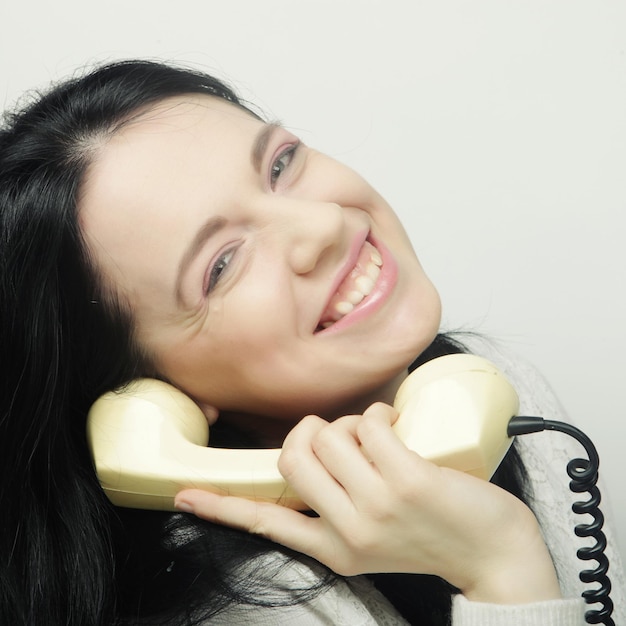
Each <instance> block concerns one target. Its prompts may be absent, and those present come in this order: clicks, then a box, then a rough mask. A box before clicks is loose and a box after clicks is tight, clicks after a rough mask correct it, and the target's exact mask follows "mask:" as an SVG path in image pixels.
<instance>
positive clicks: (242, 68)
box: [0, 0, 626, 558]
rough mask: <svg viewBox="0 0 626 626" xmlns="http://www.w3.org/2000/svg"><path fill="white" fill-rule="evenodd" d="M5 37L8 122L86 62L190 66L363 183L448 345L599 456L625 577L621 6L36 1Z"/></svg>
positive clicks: (11, 15) (480, 0)
mask: <svg viewBox="0 0 626 626" xmlns="http://www.w3.org/2000/svg"><path fill="white" fill-rule="evenodd" d="M0 24H1V28H2V32H1V35H0V104H3V105H5V106H3V108H5V107H6V106H9V105H12V103H13V102H14V101H15V99H16V98H17V97H18V96H19V95H20V94H21V93H22V92H23V91H24V90H26V89H28V88H32V87H45V86H46V85H47V84H48V82H49V81H50V80H55V79H59V78H62V77H65V76H67V75H68V74H70V73H72V72H73V71H75V70H76V69H77V68H80V67H83V66H85V65H87V66H88V65H90V64H92V63H94V62H97V61H103V60H112V59H117V58H124V57H131V56H138V57H151V58H159V59H165V60H173V61H181V62H188V63H193V64H195V65H198V66H200V67H202V68H204V69H207V70H209V71H212V72H214V73H216V74H218V75H219V76H222V77H226V78H228V79H230V80H231V82H233V83H234V85H235V86H236V88H237V89H239V90H240V91H241V92H242V93H243V95H244V96H246V97H248V98H250V99H251V100H253V101H254V102H256V103H257V104H259V105H260V106H261V107H262V108H263V109H264V110H265V111H266V112H267V113H268V114H269V116H271V117H276V118H279V119H281V120H282V121H283V122H284V123H285V124H286V125H288V126H290V127H292V128H293V129H295V131H296V132H297V133H299V134H300V135H301V136H302V137H303V139H304V140H305V141H306V142H308V143H310V144H312V145H314V146H315V147H317V148H319V149H321V150H323V151H326V152H328V153H330V154H331V155H333V156H335V157H336V158H338V159H340V160H343V161H345V162H347V163H348V164H350V165H352V166H353V167H355V168H356V169H357V170H359V171H360V172H361V173H362V174H364V175H365V176H366V177H367V178H369V180H370V181H371V182H372V183H373V184H374V185H375V186H376V187H377V188H378V189H379V190H380V191H381V192H382V193H383V195H385V196H386V197H387V198H388V199H389V200H390V201H391V202H392V204H393V205H394V207H395V208H396V209H397V211H398V212H399V213H400V215H401V217H402V218H403V220H404V221H405V223H406V225H407V228H408V230H409V232H410V234H411V236H412V238H413V241H414V243H415V246H416V249H417V251H418V253H419V255H420V258H421V260H422V262H423V264H424V266H425V267H426V269H427V271H428V272H429V274H430V275H431V277H432V278H433V279H434V281H435V283H436V284H437V286H438V287H439V290H440V292H441V295H442V298H443V304H444V325H445V327H446V328H465V329H471V330H478V331H481V332H484V333H486V334H488V335H491V336H493V337H495V338H497V339H498V340H500V341H501V342H503V343H504V344H505V345H508V346H509V347H510V348H512V349H513V350H516V351H517V352H519V353H520V354H521V355H523V356H525V357H527V358H528V359H530V360H531V361H532V362H534V364H535V365H536V366H538V368H539V369H540V370H541V371H542V372H543V373H544V374H545V375H546V376H547V378H548V379H549V380H550V381H551V383H552V385H553V387H554V389H555V390H556V392H557V394H558V395H559V396H560V398H561V400H562V403H563V405H564V406H565V407H566V409H567V410H568V411H569V413H570V414H571V416H572V418H573V419H574V420H575V422H577V423H578V425H579V426H581V427H582V428H583V429H584V430H585V431H587V433H588V434H589V435H590V436H591V437H592V438H593V439H594V440H595V442H596V445H597V447H598V450H599V452H600V455H601V459H602V475H603V477H604V479H605V482H606V485H607V487H606V490H607V492H608V493H610V497H611V505H612V507H613V516H612V517H613V519H614V520H615V524H616V526H617V528H618V533H619V538H620V541H621V549H622V553H623V554H624V556H625V558H626V502H625V501H624V498H623V496H622V491H623V489H622V481H623V479H624V477H625V474H626V471H625V470H626V461H625V460H624V459H625V456H626V454H625V451H624V446H625V444H626V425H625V423H626V409H625V407H624V400H623V394H624V388H625V387H626V381H625V380H624V379H625V374H626V367H625V366H624V354H625V353H626V333H625V331H624V319H625V318H626V297H625V295H624V288H625V285H624V283H625V281H624V278H625V267H626V252H625V246H624V235H625V234H626V227H625V226H624V214H626V184H625V182H624V174H625V172H626V37H625V35H624V33H626V4H625V3H624V2H621V1H619V0H615V1H602V0H594V1H593V2H589V1H584V2H583V1H580V0H562V1H550V0H537V1H534V2H533V1H524V2H522V1H519V2H517V1H516V2H514V1H507V2H502V1H501V0H491V1H490V0H476V1H473V2H469V1H456V2H435V1H433V2H428V3H427V2H423V1H421V2H420V1H408V0H407V1H406V2H398V1H393V0H380V1H373V0H361V1H358V2H357V1H354V2H347V1H341V0H335V1H332V0H325V1H322V0H316V1H300V2H280V1H277V0H263V1H258V0H246V1H244V0H239V1H237V0H229V1H228V2H226V1H223V0H222V1H220V2H211V1H208V0H196V1H194V0H178V1H177V2H173V1H168V2H165V1H164V0H149V1H131V2H129V1H128V0H125V1H124V2H121V1H119V0H109V2H106V3H104V2H99V3H92V2H87V1H85V0H81V1H80V2H79V1H78V0H61V1H57V2H44V1H43V0H41V1H39V2H24V3H10V4H9V3H8V2H4V3H3V4H2V6H1V7H0ZM545 436H549V435H545ZM566 481H567V477H566V476H565V474H564V484H565V482H566ZM607 508H608V507H607V505H605V509H607ZM607 513H608V511H607ZM610 516H611V515H610V513H609V517H610Z"/></svg>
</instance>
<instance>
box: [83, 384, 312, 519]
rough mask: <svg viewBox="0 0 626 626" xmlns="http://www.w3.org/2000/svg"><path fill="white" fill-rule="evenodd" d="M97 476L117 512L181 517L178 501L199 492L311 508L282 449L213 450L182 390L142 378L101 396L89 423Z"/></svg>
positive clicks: (201, 418) (206, 430)
mask: <svg viewBox="0 0 626 626" xmlns="http://www.w3.org/2000/svg"><path fill="white" fill-rule="evenodd" d="M87 442H88V445H89V448H90V450H91V454H92V458H93V460H94V464H95V468H96V473H97V475H98V479H99V480H100V484H101V485H102V488H103V489H104V492H105V493H106V495H107V496H108V498H109V500H111V502H112V503H113V504H115V505H117V506H123V507H130V508H139V509H157V510H162V511H174V510H175V507H174V497H175V496H176V494H177V493H178V492H179V491H181V489H184V488H189V487H193V488H198V489H205V490H207V491H212V492H214V493H220V494H229V495H234V496H241V497H245V498H251V499H254V500H269V501H272V502H280V503H281V504H284V505H285V506H290V507H292V508H305V507H304V505H303V504H302V503H301V502H300V501H299V500H298V498H297V497H296V496H295V494H293V493H292V492H291V491H290V490H289V489H288V488H287V485H286V483H285V481H284V479H283V477H282V476H281V475H280V473H279V471H278V468H277V461H278V456H279V454H280V449H260V450H231V449H227V448H211V447H207V444H208V442H209V426H208V423H207V420H206V418H205V416H204V414H203V413H202V411H201V410H200V408H199V407H198V405H197V404H196V403H195V402H193V400H191V398H189V397H188V396H187V395H185V394H184V393H183V392H182V391H180V390H179V389H177V388H176V387H173V386H172V385H170V384H168V383H165V382H163V381H160V380H155V379H151V378H141V379H137V380H134V381H132V382H131V383H130V384H129V385H127V386H125V387H124V388H123V389H121V390H116V391H111V392H108V393H106V394H104V395H103V396H101V397H100V398H99V399H98V400H97V401H96V402H95V403H94V404H93V406H92V407H91V409H90V411H89V415H88V417H87Z"/></svg>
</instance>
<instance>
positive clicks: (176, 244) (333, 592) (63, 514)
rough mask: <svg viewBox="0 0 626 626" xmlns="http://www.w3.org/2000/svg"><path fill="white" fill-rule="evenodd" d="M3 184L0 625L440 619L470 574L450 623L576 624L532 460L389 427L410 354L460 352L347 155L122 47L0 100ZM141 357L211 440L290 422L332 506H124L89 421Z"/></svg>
mask: <svg viewBox="0 0 626 626" xmlns="http://www.w3.org/2000/svg"><path fill="white" fill-rule="evenodd" d="M0 198H1V200H0V203H1V204H0V206H1V211H2V218H1V219H2V248H1V250H2V252H1V255H2V257H1V268H2V269H1V272H2V279H1V282H0V284H1V286H2V287H1V288H2V293H1V296H2V298H1V302H2V324H1V328H2V333H3V334H2V341H1V343H2V346H3V354H4V357H5V361H6V362H7V364H10V366H7V367H5V371H8V375H7V376H6V377H5V378H4V379H3V382H2V385H3V386H2V420H1V422H0V423H1V424H2V431H1V436H0V441H2V442H3V446H4V448H5V450H3V453H2V455H0V456H1V458H2V461H1V462H2V464H3V466H2V472H1V473H0V475H1V476H2V477H3V478H2V487H1V491H0V493H1V499H2V500H1V502H2V510H3V533H2V542H3V546H2V551H1V553H2V554H3V555H5V557H4V559H3V563H2V580H1V583H2V584H1V585H0V588H1V589H2V592H1V593H2V609H1V610H2V613H1V617H2V619H1V620H0V621H1V622H2V623H16V624H17V623H25V624H51V623H54V624H57V623H59V624H91V623H94V624H109V623H149V624H156V623H172V624H178V623H181V624H188V623H202V621H203V620H204V621H207V620H209V622H208V623H226V624H229V623H246V620H249V622H250V623H264V621H263V620H270V621H271V622H272V623H285V624H287V623H299V624H318V623H329V622H331V623H341V620H342V619H345V620H351V619H353V618H352V617H346V616H348V615H356V614H358V615H361V616H363V615H365V616H366V617H365V618H363V619H366V620H370V621H369V622H367V621H364V622H363V623H397V624H401V623H405V622H404V621H403V618H402V617H401V615H400V614H401V613H402V614H403V615H404V616H405V617H406V618H407V619H408V620H410V621H411V622H412V623H422V622H423V621H426V620H427V621H428V622H429V623H433V624H436V623H446V621H447V619H448V616H449V613H450V603H451V595H452V593H453V592H454V594H455V600H454V623H455V624H458V623H464V620H465V621H467V620H471V619H476V615H481V617H479V618H478V619H480V620H482V621H481V623H489V622H488V621H486V620H488V619H500V618H499V617H498V616H501V615H502V614H503V611H504V612H505V613H504V615H505V616H506V617H505V619H515V620H517V621H516V622H515V623H522V622H521V621H520V620H521V619H527V620H530V621H528V623H547V622H546V619H547V616H549V617H550V619H554V620H557V621H555V622H554V623H559V624H560V623H563V624H565V623H568V624H569V623H572V620H573V619H575V618H578V619H581V618H580V615H581V614H582V608H581V605H580V602H579V600H577V599H575V598H574V599H572V598H565V599H563V598H562V597H561V596H562V593H561V589H560V587H559V582H558V580H557V575H556V572H555V569H554V566H553V564H552V560H551V557H550V552H549V550H548V548H547V547H546V545H545V543H544V540H543V539H542V530H541V528H540V525H539V524H538V522H537V520H536V518H535V517H534V516H533V514H532V513H531V511H530V509H529V508H528V507H527V506H526V505H525V504H523V503H522V501H521V500H520V499H519V498H518V497H515V496H519V497H522V496H523V485H522V477H521V473H520V472H516V471H515V466H516V460H517V458H518V457H517V453H516V452H515V451H514V452H513V453H511V454H510V455H509V457H508V458H507V460H506V461H505V463H503V466H502V468H501V470H500V471H499V474H498V475H497V477H496V481H498V482H499V483H500V484H502V485H503V486H504V487H506V489H502V488H500V487H496V486H495V485H493V484H489V483H486V482H482V481H478V480H475V479H473V478H470V477H468V476H465V475H463V474H460V473H457V472H451V471H449V470H444V469H438V468H435V467H434V466H432V465H431V464H429V463H427V462H425V461H423V460H422V459H420V458H418V457H417V455H414V454H412V453H410V452H408V450H406V449H405V448H404V447H403V446H402V445H401V444H400V443H399V442H398V441H397V439H395V437H394V436H393V435H392V434H391V430H390V423H391V422H392V421H393V420H394V419H395V414H394V412H393V410H392V409H391V408H390V407H389V406H387V405H385V404H381V402H386V403H390V402H391V401H392V399H393V396H394V394H395V391H396V390H397V388H398V386H399V384H400V382H401V381H402V379H403V378H404V377H405V376H406V371H407V368H408V367H409V365H410V364H411V363H412V362H413V361H414V360H415V359H416V358H418V360H417V362H416V364H418V363H420V362H423V361H425V360H428V359H429V358H432V357H433V356H436V355H438V354H444V353H447V352H455V351H459V350H460V347H459V346H458V345H457V344H456V343H455V342H453V341H451V340H450V339H447V338H445V337H442V336H437V329H438V326H439V322H440V306H439V300H438V297H437V293H436V291H435V289H434V287H433V286H432V284H431V283H430V281H429V280H428V278H427V277H426V275H425V274H424V272H423V270H422V268H421V266H420V265H419V262H418V260H417V258H416V257H415V254H414V252H413V250H412V247H411V245H410V243H409V240H408V237H407V236H406V233H405V232H404V230H403V228H402V226H401V225H400V223H399V222H398V220H397V218H396V216H395V214H394V213H393V211H392V210H391V208H390V207H389V206H388V205H387V204H386V202H385V201H384V200H383V199H382V198H381V197H380V196H379V195H378V194H377V193H376V192H375V191H374V190H373V189H372V188H371V187H370V186H369V185H368V184H367V183H366V182H365V181H363V180H362V179H361V178H360V177H358V176H357V175H356V174H355V173H353V172H352V171H350V170H349V169H348V168H346V167H344V166H342V165H340V164H338V163H336V162H334V161H332V160H331V159H329V158H327V157H325V156H323V155H320V154H318V153H316V152H314V151H313V150H311V149H309V148H308V147H306V146H304V145H302V144H301V143H300V142H299V141H298V140H297V138H296V137H294V136H293V135H292V134H291V133H289V132H288V131H287V130H286V129H284V128H282V127H281V126H279V125H274V124H266V123H264V122H263V121H262V120H261V119H260V118H259V117H258V116H257V115H256V114H255V113H254V112H252V111H251V110H250V109H249V108H248V107H246V106H244V105H243V104H242V103H241V102H240V101H239V100H238V99H237V97H236V96H235V95H234V94H233V93H232V92H231V91H230V90H229V89H228V88H227V87H225V86H224V85H222V84H221V83H219V82H218V81H216V80H214V79H212V78H210V77H206V76H203V75H200V74H196V73H194V72H190V71H185V70H180V69H174V68H170V67H167V66H164V65H160V64H153V63H145V62H127V63H118V64H112V65H110V66H106V67H103V68H101V69H99V70H97V71H95V72H93V73H92V74H90V75H87V76H85V77H83V78H79V79H76V80H73V81H69V82H67V83H64V84H62V85H60V86H58V87H57V88H56V89H54V90H53V91H51V92H50V93H49V94H47V95H45V96H43V97H41V98H40V99H39V100H38V101H36V102H35V103H33V104H32V105H31V106H29V107H27V108H25V109H24V110H23V111H22V112H20V113H17V114H16V115H15V116H13V117H12V118H10V119H8V123H7V125H6V128H5V129H4V130H3V132H2V135H1V137H0ZM138 375H144V376H145V375H150V376H157V377H160V378H163V379H165V380H168V381H170V382H172V383H173V384H175V385H176V386H178V387H179V388H181V389H182V390H183V391H185V392H186V393H187V394H189V395H190V396H191V397H192V398H193V399H194V400H195V401H196V402H197V403H198V405H199V406H200V407H201V408H202V409H203V411H204V413H205V415H206V417H207V419H208V421H209V423H210V424H211V425H212V441H213V443H214V444H215V443H221V444H222V445H228V446H237V445H239V446H249V445H256V446H262V447H263V446H277V445H281V443H282V442H283V439H284V438H285V437H286V439H285V443H284V453H283V456H282V459H281V470H282V471H283V473H284V474H285V477H286V478H287V480H288V481H289V482H290V483H291V484H292V486H293V487H294V488H295V489H296V490H297V491H298V492H299V494H300V495H301V497H302V498H303V499H304V500H305V501H306V502H307V504H309V505H310V506H311V509H312V510H314V511H315V512H316V514H317V516H316V517H312V516H307V515H304V514H300V513H295V512H292V511H287V510H286V509H283V508H280V507H278V506H273V505H258V504H254V503H249V502H246V501H241V500H237V499H225V500H222V499H219V498H217V497H216V496H211V495H209V494H202V493H197V492H183V493H181V494H180V496H179V498H178V506H179V508H180V509H181V511H185V513H182V514H174V515H169V514H161V513H155V512H140V511H130V510H116V509H115V508H114V507H112V506H111V505H110V504H109V503H108V501H107V500H106V498H105V497H104V495H103V493H102V491H101V490H100V488H99V485H98V482H97V479H96V477H95V475H94V472H93V468H92V465H91V461H90V459H89V456H88V453H87V449H86V445H85V441H84V426H85V415H86V412H87V410H88V408H89V406H90V404H91V403H92V402H93V401H94V400H95V399H96V398H97V397H98V396H99V395H100V394H101V393H102V392H103V391H105V390H108V389H111V388H114V387H117V386H119V385H122V384H124V383H126V382H128V381H129V380H131V379H132V378H134V377H136V376H138ZM310 414H314V415H315V416H319V417H313V416H311V417H308V418H306V419H304V420H302V421H301V418H302V417H303V416H305V415H310ZM296 424H297V426H296ZM288 433H289V434H288ZM370 461H371V462H370ZM408 468H410V471H409V472H407V469H408ZM407 475H409V476H410V479H408V480H407V478H406V477H407ZM507 489H508V490H509V491H512V492H513V493H514V494H515V495H511V494H510V493H509V492H508V491H507ZM188 511H193V512H195V513H197V514H199V515H200V516H204V517H206V518H207V519H208V520H210V522H217V523H216V524H215V523H210V522H205V521H202V520H200V519H197V518H195V517H194V516H193V515H189V513H188ZM222 524H226V525H228V526H231V527H235V528H236V529H235V530H231V529H229V528H227V527H225V526H223V525H222ZM237 529H239V530H237ZM242 530H243V531H251V534H248V532H241V531H242ZM544 531H545V529H544ZM264 537H266V538H269V539H271V540H275V541H277V542H279V543H280V544H283V545H285V546H288V547H289V548H291V549H293V550H294V551H295V552H289V551H288V550H285V549H281V548H280V547H279V546H278V545H276V544H274V543H271V542H270V541H267V539H265V538H264ZM299 553H305V554H308V555H310V556H312V557H314V558H315V559H317V560H318V561H320V562H321V563H322V564H323V565H324V566H327V567H328V568H330V570H333V571H334V572H337V573H338V574H340V575H344V576H349V577H350V578H347V579H345V580H344V579H342V578H340V577H336V576H334V575H333V574H332V573H331V572H330V571H329V570H327V569H325V568H324V567H323V566H321V565H319V564H318V563H315V562H313V561H309V560H308V559H306V557H304V556H302V555H300V554H299ZM381 572H382V573H383V574H381ZM384 572H389V573H390V575H388V576H386V575H384ZM391 573H395V575H394V574H391ZM357 574H372V576H371V577H370V578H367V579H366V578H363V577H356V578H352V576H354V575H357ZM398 574H400V575H398ZM402 574H406V575H402ZM435 577H436V578H435ZM374 584H375V585H376V586H377V587H378V588H379V589H380V590H382V594H384V595H386V596H387V598H388V599H389V600H391V603H390V602H388V601H387V600H386V599H385V597H384V595H382V594H380V593H379V592H377V591H376V590H375V589H374V587H373V585H374ZM457 592H460V593H459V594H457ZM330 604H333V605H334V606H333V608H332V609H331V608H329V605H330ZM392 604H393V605H395V608H394V607H393V606H392ZM511 605H513V606H512V607H511ZM250 607H259V608H258V609H255V610H253V611H252V612H250ZM346 607H348V608H346ZM346 611H348V612H346ZM350 611H356V612H355V613H354V612H353V613H350ZM477 611H479V613H477ZM506 611H508V613H506ZM472 616H474V617H472ZM574 616H576V617H574ZM372 620H377V621H372ZM420 620H421V621H420ZM532 620H534V621H532ZM542 620H543V621H542ZM558 620H561V621H558ZM352 623H357V622H355V621H353V622H352ZM467 623H469V622H467Z"/></svg>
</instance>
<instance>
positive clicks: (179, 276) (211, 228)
mask: <svg viewBox="0 0 626 626" xmlns="http://www.w3.org/2000/svg"><path fill="white" fill-rule="evenodd" d="M226 222H227V220H226V218H225V217H222V216H221V215H215V216H213V217H211V218H209V219H208V220H207V221H206V222H204V224H202V226H201V227H200V229H199V230H198V232H197V233H196V235H195V237H194V238H193V239H192V240H191V243H190V244H189V246H188V247H187V249H186V250H185V253H184V254H183V256H182V258H181V260H180V263H179V265H178V271H177V273H176V292H175V293H176V302H177V303H178V304H179V305H180V304H182V301H183V299H182V282H183V277H184V275H185V272H186V271H187V268H188V267H189V266H190V265H191V262H192V261H193V260H194V258H195V257H196V255H197V254H198V252H200V250H201V249H202V246H203V245H204V243H205V242H206V241H207V240H208V239H210V238H211V237H212V236H213V235H215V234H216V233H217V232H219V231H220V230H221V229H222V228H224V226H226Z"/></svg>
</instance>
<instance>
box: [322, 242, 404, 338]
mask: <svg viewBox="0 0 626 626" xmlns="http://www.w3.org/2000/svg"><path fill="white" fill-rule="evenodd" d="M365 241H369V242H370V243H371V244H372V245H373V246H374V247H375V248H376V250H378V252H379V253H380V255H381V257H382V260H383V263H382V266H381V268H380V274H379V276H378V279H377V280H376V284H375V285H374V288H373V289H372V291H371V293H370V294H369V295H367V296H366V297H365V298H363V300H362V301H361V302H360V303H359V304H357V305H356V306H355V307H354V309H353V310H352V311H350V313H347V314H346V315H344V316H343V317H342V318H341V319H340V320H338V321H336V322H334V323H333V324H332V325H330V326H328V327H327V328H324V329H322V330H316V331H315V334H316V335H327V334H330V333H335V332H338V331H341V330H342V329H343V328H345V327H347V326H350V325H352V324H354V323H356V322H358V321H360V320H362V319H363V318H365V317H368V316H369V315H370V314H372V313H374V312H375V311H377V310H378V309H379V308H380V307H381V306H382V305H383V304H384V302H385V301H386V300H387V297H388V296H389V294H391V292H392V291H393V288H394V287H395V284H396V281H397V279H398V265H397V263H396V260H395V259H394V257H393V255H392V254H391V252H390V251H389V250H388V249H387V248H386V247H385V246H384V245H383V244H382V243H381V242H379V241H377V240H376V239H375V238H374V237H372V236H371V233H369V232H368V233H365V234H364V236H360V237H358V238H357V239H356V240H355V242H354V244H353V245H352V247H351V249H350V256H349V258H348V259H347V261H346V263H345V264H344V266H343V267H342V271H341V272H339V275H338V276H337V278H336V279H335V281H334V282H333V285H332V288H331V292H330V296H329V298H328V299H327V301H326V303H325V307H324V309H323V310H326V307H327V306H328V303H329V302H330V300H331V299H332V297H333V295H334V294H335V293H336V291H337V289H338V288H339V285H341V283H342V282H343V281H344V280H345V279H346V278H347V277H348V275H349V274H350V272H351V271H352V269H353V268H354V266H355V264H356V262H357V259H358V256H359V253H360V251H361V248H362V247H363V244H364V243H365ZM318 327H319V326H318Z"/></svg>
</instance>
